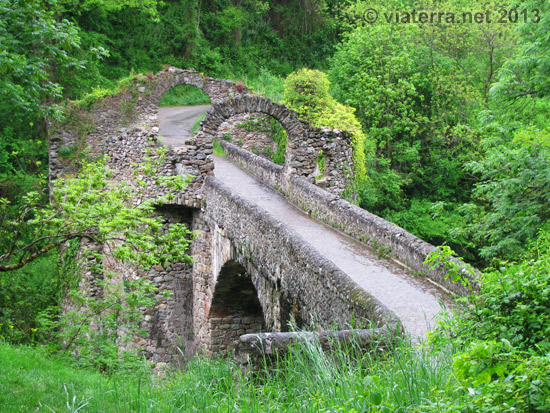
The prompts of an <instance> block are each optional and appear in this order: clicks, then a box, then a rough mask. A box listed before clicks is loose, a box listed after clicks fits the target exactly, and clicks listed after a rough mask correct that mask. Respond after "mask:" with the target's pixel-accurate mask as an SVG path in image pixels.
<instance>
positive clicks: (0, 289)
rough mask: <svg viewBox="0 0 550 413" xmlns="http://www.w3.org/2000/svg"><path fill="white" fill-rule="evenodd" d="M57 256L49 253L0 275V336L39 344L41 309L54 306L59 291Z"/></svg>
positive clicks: (15, 340) (59, 296)
mask: <svg viewBox="0 0 550 413" xmlns="http://www.w3.org/2000/svg"><path fill="white" fill-rule="evenodd" d="M57 258H58V257H57V255H55V254H49V255H47V256H44V257H42V258H40V259H38V260H36V261H34V262H32V263H29V265H28V266H26V267H24V268H21V269H20V270H17V271H14V272H13V274H12V275H11V276H10V277H1V278H0V339H3V340H5V341H8V342H10V343H40V342H42V341H43V340H44V338H45V337H46V336H47V331H45V330H44V329H43V328H42V326H41V325H40V323H39V321H38V316H39V314H40V312H41V311H43V310H44V309H45V308H47V307H50V306H54V305H57V304H58V303H59V302H60V300H61V298H62V293H63V292H64V291H65V290H64V289H63V288H61V284H62V282H61V280H62V279H61V277H60V276H59V269H58V265H57V264H58V263H57V261H58V260H57Z"/></svg>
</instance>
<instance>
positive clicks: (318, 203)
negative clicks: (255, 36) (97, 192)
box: [50, 68, 466, 363]
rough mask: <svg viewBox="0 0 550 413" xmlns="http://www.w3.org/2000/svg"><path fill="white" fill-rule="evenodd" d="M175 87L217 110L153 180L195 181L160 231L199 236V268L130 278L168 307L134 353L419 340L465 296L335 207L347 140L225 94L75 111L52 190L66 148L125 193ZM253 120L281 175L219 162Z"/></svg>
mask: <svg viewBox="0 0 550 413" xmlns="http://www.w3.org/2000/svg"><path fill="white" fill-rule="evenodd" d="M179 84H190V85H193V86H196V87H199V88H201V89H202V90H203V91H205V92H206V93H207V94H208V96H209V97H210V99H211V101H212V103H213V105H212V107H211V109H210V111H209V112H208V115H207V116H206V119H205V120H204V121H203V122H202V123H201V130H200V131H199V132H198V133H197V134H196V135H195V136H194V137H192V138H189V137H182V141H181V145H174V146H172V147H170V148H169V149H168V151H167V152H166V159H165V160H164V161H163V164H162V166H161V168H159V171H158V174H159V175H165V176H171V175H185V174H192V175H193V176H194V179H193V181H192V183H191V184H190V185H189V186H188V187H187V188H186V189H185V190H183V191H180V192H176V193H173V194H170V195H172V199H173V201H171V202H170V204H164V205H163V206H160V207H159V208H158V213H159V214H162V216H164V217H165V219H166V221H167V222H184V223H186V224H187V225H188V226H189V227H190V228H191V229H193V230H197V231H198V234H199V235H198V236H197V237H196V238H195V240H194V241H193V243H192V245H191V251H190V253H191V254H192V256H193V258H194V263H193V264H176V265H172V266H171V267H170V268H155V269H154V270H153V271H150V272H148V273H143V272H138V273H137V274H138V276H142V277H149V278H151V279H152V280H153V282H154V283H155V284H157V285H158V286H159V287H160V289H161V290H170V291H171V292H172V294H171V295H170V298H168V299H163V301H162V302H161V303H160V304H159V305H158V306H157V308H156V309H154V310H151V311H149V312H148V313H147V314H146V317H145V319H146V321H145V325H144V327H145V328H147V329H148V331H149V336H148V337H146V338H136V339H135V340H134V341H133V342H132V343H131V345H132V346H136V347H139V348H142V349H143V350H144V352H145V354H146V355H147V356H148V357H150V358H151V359H152V360H153V361H155V362H157V363H167V362H170V361H172V360H173V358H174V357H175V356H176V354H178V352H177V350H176V348H177V347H179V348H180V349H181V348H183V349H185V351H186V352H187V354H193V353H194V352H195V351H197V350H198V349H205V350H206V351H208V352H226V351H227V350H228V348H229V347H230V346H231V344H232V343H234V342H235V340H236V339H237V338H238V337H239V336H240V335H242V334H246V333H256V332H261V331H286V330H288V328H289V325H290V323H293V324H294V325H296V326H297V327H299V328H304V329H326V328H330V327H341V328H349V327H350V326H351V327H354V326H355V327H356V326H359V325H375V326H382V325H394V324H399V325H402V327H403V329H404V330H405V331H406V332H408V333H410V334H411V335H413V336H415V337H422V336H423V335H424V333H425V332H426V331H427V330H428V329H429V328H430V326H431V324H432V323H433V318H434V316H435V315H436V314H437V313H438V311H439V309H440V306H439V301H440V300H442V301H446V300H448V298H449V293H450V292H452V293H456V294H463V293H465V292H466V291H465V290H464V288H463V287H462V286H460V285H459V284H453V283H450V282H449V281H448V280H446V279H445V275H446V274H445V271H444V270H443V269H436V270H432V271H431V270H429V269H428V268H427V267H426V266H425V265H424V259H425V257H426V256H427V255H428V254H429V253H430V252H431V251H433V250H434V247H433V246H431V245H429V244H427V243H426V242H424V241H422V240H420V239H419V238H417V237H415V236H413V235H411V234H409V233H407V232H406V231H404V230H403V229H402V228H399V227H397V226H395V225H393V224H391V223H389V222H387V221H385V220H383V219H381V218H380V217H377V216H375V215H372V214H370V213H369V212H367V211H364V210H362V209H360V208H358V207H357V206H355V205H353V204H351V203H349V202H348V201H346V200H344V199H342V198H341V197H340V196H341V195H342V193H343V192H344V190H345V189H346V187H347V186H348V185H349V184H350V181H351V180H352V179H353V169H352V156H353V154H352V149H351V146H350V136H349V134H347V133H345V132H342V131H339V130H331V129H328V128H316V127H312V126H311V125H309V124H308V123H307V122H305V121H303V120H301V119H299V118H298V116H297V114H296V112H294V111H292V110H290V109H289V108H287V107H285V106H284V105H282V104H278V103H274V102H272V101H271V100H269V99H267V98H265V97H262V96H259V95H256V94H253V93H252V92H251V91H250V90H249V89H247V88H246V87H245V86H243V85H241V84H238V83H234V82H231V81H226V80H218V79H212V78H209V77H205V76H202V75H201V74H199V73H197V72H192V71H185V70H179V69H174V68H169V69H167V70H165V71H164V72H160V73H159V74H157V75H156V76H154V77H149V78H145V77H139V78H136V79H134V81H133V82H132V84H131V85H129V86H128V88H127V90H124V91H123V92H121V93H119V94H117V95H114V96H110V97H107V98H105V99H104V100H102V101H99V102H96V103H95V104H94V105H93V106H92V107H91V108H90V109H87V110H83V109H81V108H79V109H78V110H75V111H74V112H73V115H74V116H75V117H79V118H80V119H82V120H83V121H85V122H86V123H87V124H89V125H91V126H90V128H89V130H88V131H87V132H86V133H85V134H82V133H81V129H82V128H80V129H78V128H76V127H74V126H71V125H69V124H65V125H50V136H51V151H50V169H51V177H52V178H55V177H56V176H58V175H59V174H63V173H67V172H68V171H71V170H72V168H73V166H72V165H71V163H70V162H69V161H68V160H67V159H64V158H63V157H61V156H59V154H60V153H61V152H63V148H67V147H82V146H84V145H85V144H87V145H88V146H90V147H91V150H92V152H94V153H101V154H106V155H108V156H109V165H110V167H111V168H113V169H114V170H115V174H114V176H113V179H118V180H125V181H126V182H132V181H133V180H134V170H135V165H136V164H139V163H140V162H142V161H143V157H144V156H146V155H145V154H146V152H147V150H150V149H156V148H158V147H160V146H161V145H162V136H160V135H159V122H158V110H159V109H158V103H159V100H160V98H161V97H162V95H163V94H164V93H165V92H166V91H167V90H169V89H170V88H172V87H174V86H176V85H179ZM128 107H130V109H128ZM250 113H254V114H262V116H267V117H271V118H273V119H275V120H277V121H278V122H279V123H280V125H281V126H282V128H283V129H284V130H285V131H286V134H287V136H288V146H287V149H286V152H285V161H284V164H283V165H276V164H274V163H272V162H270V161H269V160H267V159H265V158H263V157H260V156H258V155H255V154H253V153H251V152H249V151H246V150H244V149H242V148H240V147H238V146H236V145H234V144H233V143H230V142H226V141H224V140H223V139H221V140H220V144H221V145H222V146H223V148H224V150H225V154H226V156H225V157H219V156H215V155H213V140H214V139H215V138H216V137H219V131H220V129H221V128H224V127H226V129H224V130H227V122H228V121H230V120H231V119H234V118H240V117H243V116H247V115H249V114H250ZM75 123H78V122H73V123H72V125H74V124H75ZM224 125H225V126H224ZM233 125H234V124H233ZM232 127H234V126H232ZM84 141H85V142H84ZM321 151H322V153H323V155H324V157H325V167H324V168H323V170H322V171H320V170H319V167H318V159H319V154H320V152H321ZM149 156H150V154H149ZM319 183H321V185H322V187H321V186H320V185H318V184H319ZM165 191H166V190H165V189H163V188H161V187H158V186H156V185H155V182H154V181H153V179H151V181H150V182H149V185H148V187H147V191H146V192H147V196H151V197H156V196H160V195H165V193H164V192H165ZM110 265H112V266H114V267H115V268H116V269H118V272H119V273H120V274H121V276H122V277H126V276H127V277H131V276H136V275H135V271H129V270H128V268H127V267H125V266H124V265H122V263H118V264H112V263H111V264H110ZM83 283H84V284H86V283H88V284H89V283H93V280H89V279H84V281H83Z"/></svg>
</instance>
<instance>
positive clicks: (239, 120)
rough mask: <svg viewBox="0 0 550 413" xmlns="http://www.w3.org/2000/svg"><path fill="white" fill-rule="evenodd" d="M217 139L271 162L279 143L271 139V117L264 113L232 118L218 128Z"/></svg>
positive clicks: (246, 114)
mask: <svg viewBox="0 0 550 413" xmlns="http://www.w3.org/2000/svg"><path fill="white" fill-rule="evenodd" d="M217 139H218V140H219V141H227V142H231V143H233V144H235V145H237V146H239V147H241V148H242V149H245V150H247V151H250V152H252V153H254V154H256V155H258V156H261V157H262V158H266V159H270V160H271V159H272V158H271V155H272V154H274V153H275V151H276V150H277V143H276V142H275V141H274V140H273V138H272V137H271V128H270V124H269V117H268V115H264V114H263V113H245V114H242V115H236V116H231V117H230V118H228V119H226V120H225V122H223V123H222V124H221V125H220V127H219V128H218V133H217Z"/></svg>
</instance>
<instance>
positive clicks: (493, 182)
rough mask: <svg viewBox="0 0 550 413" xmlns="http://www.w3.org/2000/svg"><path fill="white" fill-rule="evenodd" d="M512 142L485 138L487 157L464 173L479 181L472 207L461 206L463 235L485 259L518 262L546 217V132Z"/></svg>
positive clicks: (549, 191) (549, 187)
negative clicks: (498, 258) (503, 259)
mask: <svg viewBox="0 0 550 413" xmlns="http://www.w3.org/2000/svg"><path fill="white" fill-rule="evenodd" d="M516 136H517V138H516V139H515V140H514V141H513V142H509V141H506V140H505V139H502V138H498V137H495V138H493V139H487V140H486V141H485V142H484V144H485V145H486V146H487V155H486V157H485V158H484V159H483V160H480V161H478V162H471V163H470V164H468V168H469V169H470V170H471V171H472V172H474V173H476V174H478V175H479V176H480V182H479V183H477V184H476V186H475V189H474V191H473V195H474V200H475V201H476V203H475V204H474V203H470V204H466V205H464V206H463V210H464V213H465V215H466V218H467V219H468V221H469V224H468V226H467V227H466V230H467V231H468V232H469V233H470V234H471V237H472V238H473V240H474V242H475V243H476V244H477V245H478V247H479V248H480V254H481V255H482V256H483V257H485V258H494V257H502V258H506V259H517V258H518V257H519V256H520V254H522V253H523V252H524V251H525V245H526V243H527V242H528V241H529V240H532V239H534V238H535V235H536V233H537V230H538V229H539V228H540V227H541V226H542V225H543V224H544V223H545V222H546V221H547V220H548V219H549V218H550V211H549V210H548V202H549V201H550V198H549V196H550V148H549V147H548V146H547V143H546V142H547V141H548V139H549V138H548V136H549V133H548V130H543V131H536V130H533V129H528V130H521V131H518V132H517V134H516Z"/></svg>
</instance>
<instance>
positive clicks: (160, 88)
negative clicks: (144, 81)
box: [143, 67, 250, 112]
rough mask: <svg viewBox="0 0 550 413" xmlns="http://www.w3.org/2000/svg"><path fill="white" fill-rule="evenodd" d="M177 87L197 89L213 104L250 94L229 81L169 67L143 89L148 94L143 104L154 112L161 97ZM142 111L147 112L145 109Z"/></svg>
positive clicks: (240, 86) (245, 89)
mask: <svg viewBox="0 0 550 413" xmlns="http://www.w3.org/2000/svg"><path fill="white" fill-rule="evenodd" d="M178 85H191V86H196V87H198V88H199V89H201V90H202V91H203V92H205V93H206V94H207V95H208V97H209V98H210V101H211V102H212V103H213V104H214V103H221V102H223V101H224V100H226V99H228V98H235V97H239V96H243V95H246V94H248V93H249V92H250V90H249V89H248V88H247V87H246V86H244V85H242V84H240V83H236V82H233V81H231V80H225V79H215V78H211V77H209V76H205V75H203V74H201V73H199V72H195V71H192V70H182V69H176V68H174V67H169V68H168V69H166V70H164V71H162V72H159V73H158V74H157V75H155V76H154V78H152V79H151V81H150V83H148V85H147V87H144V89H145V88H146V89H147V94H148V96H147V99H145V102H144V103H146V105H147V106H149V110H151V111H153V112H154V111H156V108H158V104H159V102H160V99H161V97H162V96H163V95H164V94H165V93H166V92H167V91H168V90H170V89H172V88H173V87H175V86H178ZM144 92H145V90H144ZM143 109H145V110H147V109H146V108H143Z"/></svg>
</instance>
